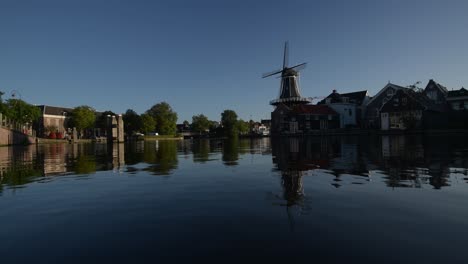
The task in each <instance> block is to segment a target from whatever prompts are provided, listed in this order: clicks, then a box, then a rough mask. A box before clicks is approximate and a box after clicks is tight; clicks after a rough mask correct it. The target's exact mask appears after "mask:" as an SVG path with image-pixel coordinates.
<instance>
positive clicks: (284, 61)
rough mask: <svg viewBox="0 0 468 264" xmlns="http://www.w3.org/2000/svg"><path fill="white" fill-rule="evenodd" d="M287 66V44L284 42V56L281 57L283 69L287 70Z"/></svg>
mask: <svg viewBox="0 0 468 264" xmlns="http://www.w3.org/2000/svg"><path fill="white" fill-rule="evenodd" d="M288 64H289V44H288V42H287V41H286V42H284V55H283V69H284V68H287V67H288Z"/></svg>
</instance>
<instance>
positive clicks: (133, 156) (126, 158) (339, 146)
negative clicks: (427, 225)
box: [0, 135, 468, 206]
mask: <svg viewBox="0 0 468 264" xmlns="http://www.w3.org/2000/svg"><path fill="white" fill-rule="evenodd" d="M247 154H249V155H250V157H252V159H251V160H252V162H251V164H254V163H253V160H254V159H253V157H254V155H272V158H273V165H274V167H275V170H277V171H278V172H279V173H280V175H281V185H282V188H283V193H282V196H283V197H282V200H283V201H285V202H286V204H287V205H288V206H291V205H300V204H303V201H304V199H305V192H306V190H304V189H305V188H304V184H303V177H304V176H306V175H320V176H323V177H328V179H329V184H331V185H333V186H334V187H336V188H342V187H345V186H349V185H351V184H367V183H368V182H369V181H371V180H376V181H379V182H382V183H384V184H385V185H386V186H388V187H391V188H400V187H404V188H421V187H424V186H431V187H432V188H434V189H441V188H445V187H449V186H452V185H454V184H456V183H459V182H463V183H465V182H467V181H468V176H467V175H468V169H467V168H468V138H466V137H464V136H463V135H450V136H447V135H444V136H442V135H440V136H421V135H391V136H378V135H374V136H365V137H362V136H343V137H283V138H271V139H270V138H260V139H231V140H207V139H202V140H186V141H147V142H143V141H140V142H133V143H131V144H111V145H106V144H67V143H66V144H41V145H32V146H25V147H2V148H0V182H1V184H0V188H4V186H21V185H24V184H26V183H28V182H30V181H34V180H37V179H38V178H40V177H53V176H56V175H64V174H72V173H74V174H91V173H95V172H97V171H113V172H115V173H122V172H125V173H134V174H136V173H138V172H149V173H150V174H153V175H171V174H172V173H173V172H174V171H175V170H176V169H177V167H178V166H179V160H178V159H179V157H185V159H192V161H193V162H195V163H206V162H212V161H215V162H222V163H223V164H224V165H226V166H239V164H240V162H241V160H242V157H243V156H245V155H247ZM246 161H248V160H247V159H246ZM259 166H260V165H259Z"/></svg>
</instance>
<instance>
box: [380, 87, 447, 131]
mask: <svg viewBox="0 0 468 264" xmlns="http://www.w3.org/2000/svg"><path fill="white" fill-rule="evenodd" d="M442 109H443V107H440V105H437V104H435V102H434V101H432V100H431V99H429V98H428V97H427V96H426V95H425V94H424V93H421V92H415V91H413V90H411V89H399V90H397V91H396V93H395V94H394V95H393V96H392V97H391V98H390V99H389V100H388V101H387V102H386V103H385V104H384V105H383V106H382V108H381V109H380V120H381V125H380V127H381V129H382V130H390V129H400V130H403V129H421V128H436V127H438V126H441V124H442V123H443V122H444V120H445V118H444V117H445V116H444V115H443V110H442Z"/></svg>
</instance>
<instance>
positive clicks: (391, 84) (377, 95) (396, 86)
mask: <svg viewBox="0 0 468 264" xmlns="http://www.w3.org/2000/svg"><path fill="white" fill-rule="evenodd" d="M389 87H391V88H393V89H395V90H396V91H398V90H402V89H403V90H410V89H409V88H406V87H403V86H399V85H396V84H393V83H390V82H389V83H388V84H387V85H385V87H384V88H382V89H381V90H380V91H379V92H378V93H377V94H376V95H375V96H373V97H372V98H371V99H370V101H369V102H368V103H367V105H369V104H371V103H372V102H373V101H374V100H375V99H377V98H378V97H379V96H380V95H381V94H382V93H383V92H384V91H385V90H387V88H389Z"/></svg>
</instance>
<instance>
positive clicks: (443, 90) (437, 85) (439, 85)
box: [426, 79, 448, 94]
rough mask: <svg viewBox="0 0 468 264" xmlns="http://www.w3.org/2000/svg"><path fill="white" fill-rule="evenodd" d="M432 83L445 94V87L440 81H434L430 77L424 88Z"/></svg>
mask: <svg viewBox="0 0 468 264" xmlns="http://www.w3.org/2000/svg"><path fill="white" fill-rule="evenodd" d="M431 84H434V85H435V86H436V87H437V88H438V89H439V90H440V91H441V92H442V93H444V94H446V93H447V92H448V90H447V88H446V87H445V86H443V85H441V84H440V83H438V82H436V81H434V80H433V79H430V80H429V82H428V83H427V85H426V89H427V87H428V86H429V85H431Z"/></svg>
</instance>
